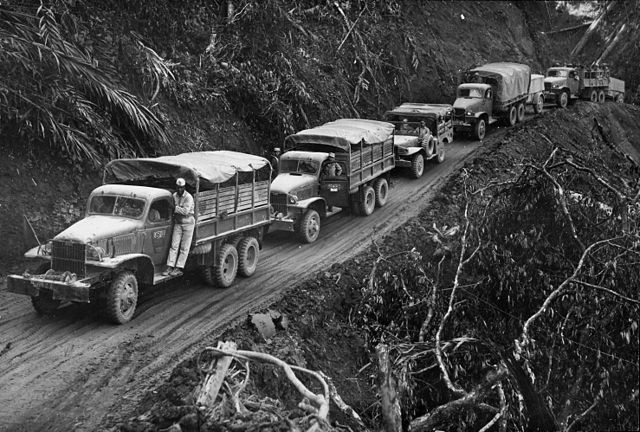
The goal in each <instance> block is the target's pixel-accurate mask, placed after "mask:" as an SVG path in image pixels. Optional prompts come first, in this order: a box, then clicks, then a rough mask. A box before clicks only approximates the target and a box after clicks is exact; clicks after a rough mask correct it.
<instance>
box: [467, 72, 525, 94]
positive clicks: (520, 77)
mask: <svg viewBox="0 0 640 432" xmlns="http://www.w3.org/2000/svg"><path fill="white" fill-rule="evenodd" d="M476 73H477V74H478V75H479V76H480V77H483V78H490V79H492V80H495V81H496V82H497V86H496V89H495V91H496V99H497V100H498V101H500V102H507V101H510V100H511V99H515V98H517V97H521V96H525V95H527V94H529V79H530V75H531V69H530V68H529V66H527V65H523V64H519V63H489V64H486V65H484V66H480V67H477V68H474V69H471V70H470V71H469V75H470V76H471V77H473V76H474V75H475V74H476Z"/></svg>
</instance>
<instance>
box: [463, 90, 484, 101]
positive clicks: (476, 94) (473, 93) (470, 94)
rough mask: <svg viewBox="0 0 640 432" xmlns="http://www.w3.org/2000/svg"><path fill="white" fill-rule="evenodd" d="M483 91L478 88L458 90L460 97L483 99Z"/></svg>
mask: <svg viewBox="0 0 640 432" xmlns="http://www.w3.org/2000/svg"><path fill="white" fill-rule="evenodd" d="M482 93H483V91H482V90H480V89H476V88H462V89H460V90H459V91H458V97H463V98H475V99H482Z"/></svg>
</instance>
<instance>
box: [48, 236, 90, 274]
mask: <svg viewBox="0 0 640 432" xmlns="http://www.w3.org/2000/svg"><path fill="white" fill-rule="evenodd" d="M85 256H86V245H85V244H84V243H73V242H64V241H59V240H54V241H53V244H52V249H51V268H52V269H53V270H55V271H57V272H65V271H69V272H71V273H75V274H76V275H77V276H78V278H83V277H85V275H86V266H85Z"/></svg>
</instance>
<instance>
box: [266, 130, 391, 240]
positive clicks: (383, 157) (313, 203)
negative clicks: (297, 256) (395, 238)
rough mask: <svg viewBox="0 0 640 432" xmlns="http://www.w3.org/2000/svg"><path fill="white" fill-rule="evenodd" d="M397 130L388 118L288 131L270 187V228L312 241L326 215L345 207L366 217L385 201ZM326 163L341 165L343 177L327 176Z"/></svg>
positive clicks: (317, 234)
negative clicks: (278, 171)
mask: <svg viewBox="0 0 640 432" xmlns="http://www.w3.org/2000/svg"><path fill="white" fill-rule="evenodd" d="M393 130H394V126H393V124H391V123H387V122H382V121H377V120H363V119H340V120H335V121H332V122H330V123H326V124H324V125H322V126H318V127H315V128H312V129H306V130H303V131H300V132H298V133H296V134H293V135H289V136H288V137H287V138H286V139H285V143H284V150H285V152H284V153H283V154H282V156H281V157H280V173H279V174H278V176H277V177H276V178H275V179H274V180H273V183H272V185H271V205H272V208H273V215H272V217H273V220H272V224H271V225H270V228H269V229H270V230H284V231H290V232H294V233H296V235H297V237H298V238H299V240H300V241H302V242H303V243H312V242H314V241H316V240H317V239H318V236H319V235H320V226H321V221H322V219H324V218H325V217H329V216H332V215H334V214H336V213H338V212H339V211H341V210H342V209H343V208H349V209H351V211H352V212H353V213H355V214H357V215H361V216H368V215H370V214H371V213H373V211H374V210H375V207H382V206H383V205H385V203H386V202H387V199H388V194H389V175H390V171H391V170H392V169H393V168H394V167H395V158H394V147H393ZM331 156H333V158H331ZM331 159H333V162H332V160H331ZM328 163H337V164H339V165H340V168H341V169H340V170H339V171H341V172H340V173H339V175H331V176H328V175H326V173H325V166H326V165H327V164H328Z"/></svg>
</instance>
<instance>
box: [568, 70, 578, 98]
mask: <svg viewBox="0 0 640 432" xmlns="http://www.w3.org/2000/svg"><path fill="white" fill-rule="evenodd" d="M567 83H568V84H569V90H570V91H571V94H572V95H578V94H580V77H579V76H578V73H577V72H576V71H575V70H572V71H569V77H568V79H567Z"/></svg>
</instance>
